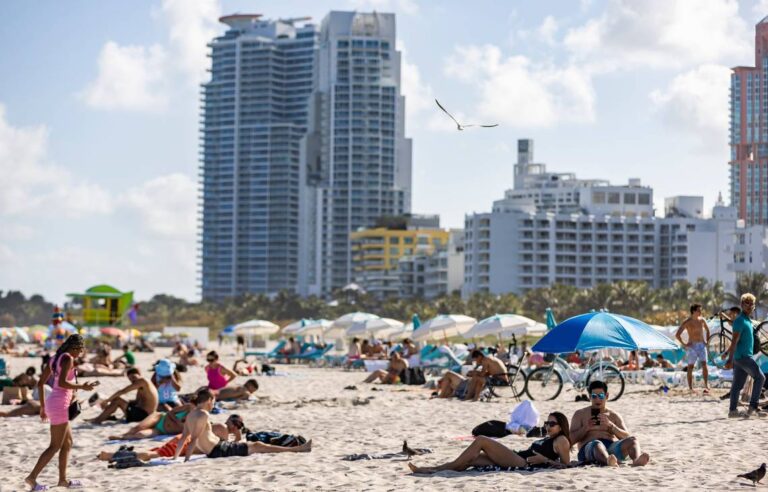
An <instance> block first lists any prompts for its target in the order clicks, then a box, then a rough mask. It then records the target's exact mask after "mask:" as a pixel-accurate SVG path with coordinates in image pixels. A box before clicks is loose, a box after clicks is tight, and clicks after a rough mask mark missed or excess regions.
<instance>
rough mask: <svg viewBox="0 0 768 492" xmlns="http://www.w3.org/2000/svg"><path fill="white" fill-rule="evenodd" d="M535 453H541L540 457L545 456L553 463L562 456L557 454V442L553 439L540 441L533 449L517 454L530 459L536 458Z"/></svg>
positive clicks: (533, 445)
mask: <svg viewBox="0 0 768 492" xmlns="http://www.w3.org/2000/svg"><path fill="white" fill-rule="evenodd" d="M535 453H539V454H540V455H542V456H545V457H547V458H549V459H551V460H552V461H557V460H558V459H560V455H559V454H557V451H555V440H554V439H552V438H551V437H545V438H544V439H539V440H538V441H535V442H534V443H533V444H531V447H529V448H528V449H526V450H524V451H518V452H517V454H518V455H520V457H521V458H523V459H526V458H530V457H532V456H534V454H535Z"/></svg>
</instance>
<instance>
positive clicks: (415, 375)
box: [400, 367, 427, 385]
mask: <svg viewBox="0 0 768 492" xmlns="http://www.w3.org/2000/svg"><path fill="white" fill-rule="evenodd" d="M400 380H401V381H402V382H403V384H410V385H422V384H425V383H426V382H427V378H425V377H424V370H423V369H422V368H421V367H409V368H408V369H405V370H404V371H403V372H402V373H401V374H400Z"/></svg>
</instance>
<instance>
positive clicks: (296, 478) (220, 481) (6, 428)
mask: <svg viewBox="0 0 768 492" xmlns="http://www.w3.org/2000/svg"><path fill="white" fill-rule="evenodd" d="M167 353H168V352H167V351H160V352H159V353H156V354H138V360H139V366H140V367H141V368H142V369H146V368H148V367H149V366H150V365H151V363H152V361H154V360H155V359H157V358H159V357H160V355H163V354H167ZM221 354H222V361H223V362H224V363H226V364H227V365H230V364H231V362H232V361H233V360H234V347H233V346H231V345H230V346H227V345H225V346H224V347H223V349H222V350H221ZM9 363H10V366H11V368H12V373H13V374H14V375H15V374H16V373H18V372H20V371H22V370H23V369H24V368H26V367H27V366H28V365H32V364H34V365H38V364H39V359H35V360H34V361H33V360H32V359H18V358H12V359H10V360H9ZM277 367H278V370H279V371H284V372H287V373H288V374H287V376H275V377H261V376H260V377H258V381H259V384H260V385H261V388H260V389H259V391H258V392H257V393H256V395H257V396H258V398H257V399H256V400H254V401H250V402H246V403H244V404H241V405H240V406H239V408H237V409H234V410H229V411H228V413H224V414H220V415H214V416H213V420H214V421H215V422H223V421H224V420H225V419H226V417H227V415H228V414H230V413H234V412H237V413H238V414H240V415H241V416H243V418H244V420H245V422H246V425H247V426H248V427H249V428H250V429H251V430H275V431H281V432H284V433H292V434H301V435H302V436H305V437H306V438H311V439H313V441H314V447H313V450H312V452H311V453H305V454H294V453H286V454H278V455H254V456H249V457H243V458H240V457H238V458H228V459H216V460H211V459H200V460H195V461H192V462H190V463H181V462H178V463H171V464H168V465H164V466H152V467H143V468H130V469H126V470H113V469H108V468H107V464H106V463H105V462H102V461H98V460H96V455H97V453H98V452H99V451H100V450H102V449H108V450H112V451H114V450H116V449H117V445H111V446H109V445H106V444H105V441H106V440H107V436H108V435H110V434H115V433H120V432H123V431H125V430H127V429H128V427H129V426H128V424H122V423H120V424H118V423H107V424H105V425H102V426H99V427H97V426H93V425H90V424H87V423H85V422H84V421H83V417H85V418H90V417H93V416H95V415H96V414H97V410H96V408H92V409H86V410H85V411H84V413H83V416H81V417H80V418H78V420H77V421H76V422H75V423H74V426H73V435H74V449H73V451H72V454H71V462H70V467H69V477H70V478H76V479H79V480H82V481H83V482H84V483H85V485H86V487H87V488H88V489H90V490H110V491H131V490H160V491H166V490H167V491H181V490H217V491H240V490H280V491H286V490H374V491H385V490H386V491H390V490H448V489H456V490H473V491H474V490H524V489H526V490H531V489H560V490H600V489H603V490H625V491H629V490H641V489H667V488H669V489H694V488H698V489H709V490H728V489H734V488H738V489H741V487H742V486H745V485H749V486H750V487H751V484H749V483H747V482H746V481H743V480H741V479H737V478H736V475H737V474H738V473H743V472H746V471H750V470H752V469H754V468H756V467H757V466H759V465H760V463H762V462H764V461H768V459H766V458H767V457H766V444H765V443H766V437H768V436H767V433H766V429H768V419H765V420H763V421H757V420H741V419H738V420H729V419H726V413H727V403H726V402H723V401H720V400H719V399H718V398H717V396H719V395H721V394H722V393H723V392H724V390H715V392H714V395H713V396H707V397H705V396H702V395H701V394H697V395H689V394H687V393H685V392H683V391H677V390H674V391H672V392H670V393H669V394H667V395H664V396H661V395H659V394H657V393H655V392H653V391H651V389H650V388H648V387H643V386H637V385H628V386H627V392H626V393H625V395H624V396H623V397H622V398H621V399H620V400H619V401H618V402H613V403H610V404H609V406H610V407H612V408H613V409H615V410H616V411H618V412H619V413H620V414H621V415H622V416H623V417H624V420H625V422H626V423H627V425H628V427H629V428H630V431H631V432H632V433H633V434H634V435H635V436H637V437H638V439H639V441H640V443H641V445H642V447H643V449H644V450H645V451H647V452H649V453H650V454H651V463H650V464H649V465H648V466H646V467H645V468H631V467H629V466H622V467H620V468H619V469H611V468H597V467H583V468H574V469H568V470H558V471H553V470H543V471H538V472H532V473H525V472H498V473H496V472H489V473H476V472H463V473H456V472H443V473H440V474H438V475H433V476H419V475H413V474H411V473H410V471H409V470H408V469H407V462H406V461H405V460H400V459H392V460H372V461H355V462H347V461H342V460H341V457H342V456H343V455H345V454H351V453H384V452H397V451H399V450H400V448H401V446H402V443H403V440H404V439H407V440H408V443H409V444H410V445H411V446H412V447H428V448H432V449H433V451H434V453H433V454H430V455H426V456H423V457H416V458H414V460H413V461H414V462H415V463H418V464H420V465H422V464H423V465H431V464H436V463H439V462H442V461H444V460H449V459H453V458H454V457H456V456H457V455H458V453H459V452H461V450H462V449H464V447H466V446H467V445H468V443H469V441H467V440H461V439H459V438H462V437H466V436H469V435H470V434H471V429H472V428H473V427H474V426H475V425H477V424H479V423H481V422H483V421H486V420H490V419H499V420H506V418H507V414H508V412H509V411H510V409H511V408H512V407H513V406H514V404H515V402H514V401H513V400H511V399H509V400H496V401H494V402H490V403H483V402H478V403H468V402H460V401H455V400H450V401H445V400H430V399H429V395H430V391H429V390H427V389H423V388H421V387H415V386H380V385H378V384H376V385H370V384H363V383H361V381H362V380H363V378H364V377H365V373H363V372H359V371H358V372H347V371H343V370H341V369H310V368H306V367H302V366H296V365H291V366H286V365H278V366H277ZM145 374H146V372H145ZM82 379H83V380H84V379H86V378H82ZM246 379H247V378H246V377H239V378H238V382H239V383H240V384H242V383H243V382H244V381H245V380H246ZM100 380H101V386H100V387H99V388H98V392H99V393H100V394H101V395H102V396H103V397H107V396H109V395H110V394H111V393H112V392H113V391H115V390H117V389H119V388H120V387H121V386H123V385H125V384H126V379H125V378H100ZM204 383H205V375H204V372H203V370H202V369H201V368H199V367H198V368H194V367H193V368H190V370H189V372H187V373H185V374H184V382H183V391H185V392H187V391H193V390H194V389H195V388H197V387H199V386H201V385H203V384H204ZM347 385H356V386H357V388H358V389H357V390H344V389H343V388H344V387H345V386H347ZM374 388H376V389H380V391H373V389H374ZM87 396H89V395H87V394H85V395H80V397H81V398H87ZM574 396H575V393H573V392H564V394H563V395H561V396H560V397H559V398H558V399H557V400H556V401H547V402H536V403H535V405H536V407H537V408H538V410H539V411H540V412H541V413H542V419H543V418H544V417H545V416H546V412H549V411H555V410H559V411H562V412H564V413H565V414H566V415H568V416H569V418H570V416H571V415H572V414H573V412H574V411H575V410H576V409H578V408H580V407H582V406H584V405H585V404H584V403H583V402H579V403H576V402H574V401H573V399H574ZM7 408H9V407H4V408H3V409H7ZM49 436H50V433H49V429H48V425H47V424H43V423H41V422H40V420H39V418H38V417H18V418H6V419H0V442H2V444H3V446H0V463H2V465H1V468H2V470H3V473H2V477H3V478H2V480H1V481H0V490H2V491H6V490H24V485H23V482H22V480H23V478H24V477H25V476H26V475H27V474H28V473H29V471H30V470H31V468H32V467H33V466H34V463H35V461H36V460H37V458H38V456H39V455H40V453H41V452H42V451H43V449H44V448H45V447H46V446H47V444H48V441H49ZM531 441H532V440H531V439H526V438H525V437H522V436H517V435H515V436H509V437H507V438H504V439H503V440H502V442H504V443H505V444H506V445H507V446H509V447H511V448H513V449H525V448H527V447H528V446H529V445H530V443H531ZM134 445H135V446H136V448H137V449H146V448H150V447H154V446H156V445H158V443H156V442H153V441H151V440H144V441H136V442H135V444H134ZM572 457H573V459H575V458H576V453H575V448H574V452H573V454H572ZM56 481H57V465H56V462H55V459H54V461H53V462H52V463H51V464H50V465H49V466H48V467H47V468H46V469H45V470H44V471H43V474H42V475H41V476H40V482H41V483H44V484H51V485H53V484H55V483H56ZM56 490H61V489H56Z"/></svg>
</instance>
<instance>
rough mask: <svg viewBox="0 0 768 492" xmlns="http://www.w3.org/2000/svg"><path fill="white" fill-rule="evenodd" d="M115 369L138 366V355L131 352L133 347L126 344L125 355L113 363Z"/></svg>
mask: <svg viewBox="0 0 768 492" xmlns="http://www.w3.org/2000/svg"><path fill="white" fill-rule="evenodd" d="M113 364H114V366H115V367H120V366H124V367H133V366H135V365H136V355H135V354H134V353H133V352H132V351H131V346H130V345H128V344H126V345H125V347H123V355H121V356H120V357H118V358H117V359H115V362H114V363H113Z"/></svg>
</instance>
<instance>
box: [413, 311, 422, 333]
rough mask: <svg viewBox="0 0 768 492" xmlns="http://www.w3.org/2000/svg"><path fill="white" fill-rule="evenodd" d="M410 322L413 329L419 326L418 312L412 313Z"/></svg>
mask: <svg viewBox="0 0 768 492" xmlns="http://www.w3.org/2000/svg"><path fill="white" fill-rule="evenodd" d="M411 323H413V329H414V330H416V329H418V328H419V326H421V320H420V319H419V315H418V314H414V315H413V317H412V318H411Z"/></svg>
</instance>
